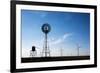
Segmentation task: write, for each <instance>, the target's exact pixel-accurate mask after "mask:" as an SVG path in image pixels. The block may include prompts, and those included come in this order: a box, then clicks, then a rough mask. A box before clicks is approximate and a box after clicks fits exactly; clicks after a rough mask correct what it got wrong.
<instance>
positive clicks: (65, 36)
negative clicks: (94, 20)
mask: <svg viewBox="0 0 100 73" xmlns="http://www.w3.org/2000/svg"><path fill="white" fill-rule="evenodd" d="M71 36H72V33H65V34H64V35H63V36H62V37H60V38H58V39H56V40H54V39H53V41H51V42H50V43H51V45H56V44H60V43H62V42H64V41H65V39H67V38H69V37H71Z"/></svg>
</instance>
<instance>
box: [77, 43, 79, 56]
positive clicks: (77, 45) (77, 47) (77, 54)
mask: <svg viewBox="0 0 100 73" xmlns="http://www.w3.org/2000/svg"><path fill="white" fill-rule="evenodd" d="M79 55H80V45H79V44H77V56H79Z"/></svg>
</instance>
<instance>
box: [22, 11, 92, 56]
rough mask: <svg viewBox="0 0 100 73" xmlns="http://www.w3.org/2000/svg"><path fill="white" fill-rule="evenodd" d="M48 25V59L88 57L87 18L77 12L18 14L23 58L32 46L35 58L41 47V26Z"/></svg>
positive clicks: (87, 16)
mask: <svg viewBox="0 0 100 73" xmlns="http://www.w3.org/2000/svg"><path fill="white" fill-rule="evenodd" d="M44 23H48V24H49V25H50V26H51V31H50V32H49V33H48V43H49V47H50V53H51V56H61V55H60V54H61V49H62V53H63V56H77V47H78V46H80V48H79V53H80V55H89V54H90V14H89V13H82V12H81V13H79V12H58V11H57V12H56V11H39V10H21V28H22V30H21V33H22V36H21V37H22V57H28V56H29V53H30V50H31V48H32V46H36V50H37V57H39V56H40V54H41V53H40V52H41V51H42V49H43V45H44V33H43V32H42V30H41V26H42V25H43V24H44Z"/></svg>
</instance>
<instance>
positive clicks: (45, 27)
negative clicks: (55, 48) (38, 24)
mask: <svg viewBox="0 0 100 73" xmlns="http://www.w3.org/2000/svg"><path fill="white" fill-rule="evenodd" d="M41 29H42V32H43V33H44V34H45V40H44V46H43V50H42V56H44V57H47V56H50V49H49V44H48V40H47V39H48V37H47V34H48V33H49V32H50V30H51V27H50V25H49V24H48V23H45V24H43V25H42V28H41Z"/></svg>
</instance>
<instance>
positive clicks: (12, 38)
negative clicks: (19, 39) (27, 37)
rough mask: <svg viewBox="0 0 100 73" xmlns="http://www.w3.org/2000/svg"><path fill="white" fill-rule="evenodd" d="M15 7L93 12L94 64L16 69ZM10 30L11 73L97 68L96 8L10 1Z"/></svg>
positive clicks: (91, 6)
mask: <svg viewBox="0 0 100 73" xmlns="http://www.w3.org/2000/svg"><path fill="white" fill-rule="evenodd" d="M16 5H36V6H38V5H39V6H52V7H71V8H86V9H93V10H94V64H88V65H73V66H57V67H40V68H24V69H21V68H20V69H17V68H16ZM10 15H11V19H10V20H11V27H10V28H11V30H10V34H11V35H10V48H11V51H10V52H11V54H10V57H11V61H10V64H11V65H10V71H11V72H28V71H44V70H59V69H77V68H90V67H97V6H93V5H77V4H62V3H47V2H33V1H11V14H10Z"/></svg>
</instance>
